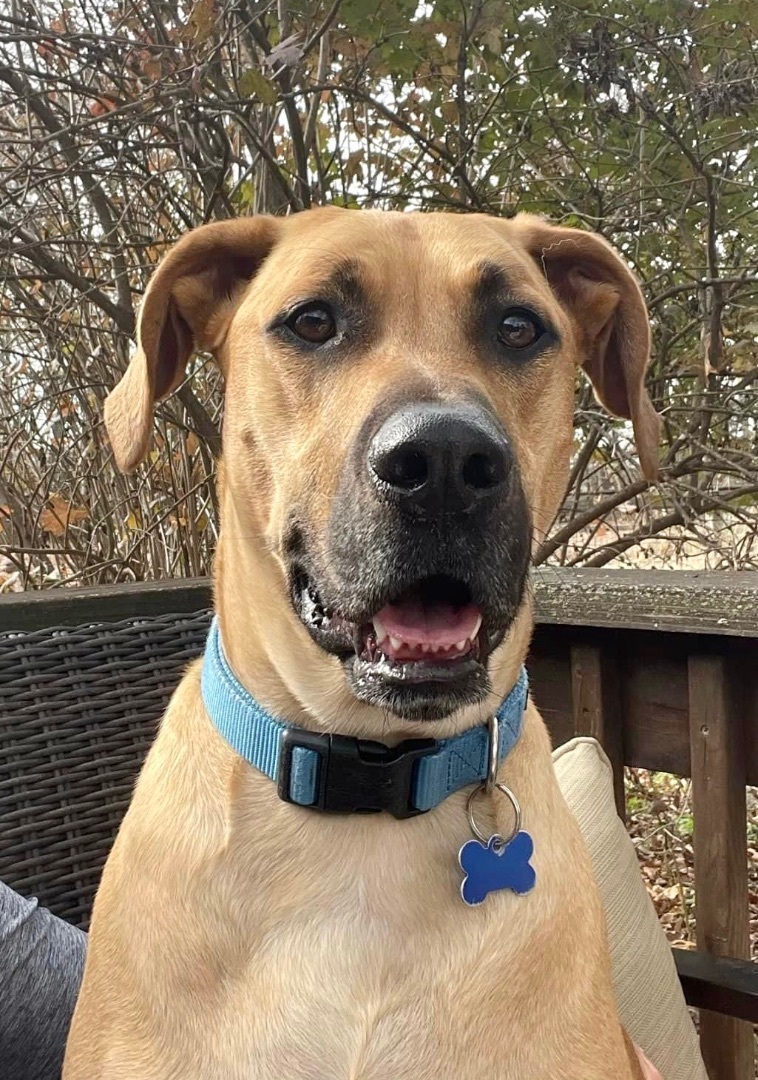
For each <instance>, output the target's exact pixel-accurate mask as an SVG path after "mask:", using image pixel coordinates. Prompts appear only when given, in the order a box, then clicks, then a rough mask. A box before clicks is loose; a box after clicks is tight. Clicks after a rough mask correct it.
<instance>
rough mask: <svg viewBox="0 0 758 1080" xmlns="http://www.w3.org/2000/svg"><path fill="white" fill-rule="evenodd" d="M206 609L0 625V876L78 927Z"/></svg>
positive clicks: (203, 630) (204, 624)
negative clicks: (66, 623) (25, 627)
mask: <svg viewBox="0 0 758 1080" xmlns="http://www.w3.org/2000/svg"><path fill="white" fill-rule="evenodd" d="M209 624H210V612H208V611H199V612H194V613H191V614H182V615H162V616H153V617H150V618H133V619H127V620H124V621H121V622H108V623H96V624H90V625H84V626H72V627H58V628H54V629H45V630H37V631H34V632H30V633H7V632H6V633H0V880H2V881H4V882H5V883H6V884H7V885H10V886H11V887H12V888H14V889H16V890H17V891H18V892H20V893H22V894H23V895H26V896H30V895H34V896H37V897H38V898H39V901H40V903H41V904H43V905H44V906H45V907H48V908H50V910H51V911H53V912H54V913H55V914H56V915H59V916H61V917H62V918H65V919H68V920H69V921H70V922H73V923H75V924H76V925H78V926H81V927H83V928H85V929H86V928H87V925H88V923H89V915H90V909H91V907H92V900H93V897H94V894H95V890H96V888H97V884H98V881H99V880H100V874H101V871H102V867H103V864H104V862H105V859H106V856H107V854H108V852H109V850H110V847H111V844H112V843H113V839H114V837H115V834H116V830H117V829H118V826H119V823H120V821H121V818H122V817H123V814H124V812H125V810H126V807H127V805H128V803H129V799H130V795H131V790H132V786H133V783H134V779H135V776H136V774H137V772H138V770H139V768H140V765H141V763H142V760H143V758H144V756H145V753H146V750H147V748H148V746H149V745H150V742H151V741H152V738H153V735H154V733H155V729H156V724H157V722H158V720H159V719H160V717H161V714H162V713H163V710H164V708H165V706H166V703H167V702H168V699H169V697H170V695H171V693H172V691H173V689H174V687H175V686H176V685H177V683H178V681H179V678H180V676H181V674H182V672H183V670H184V668H185V667H186V665H187V663H188V662H189V661H190V660H192V659H193V658H194V657H196V656H199V655H200V653H201V652H202V650H203V645H204V643H205V637H206V634H207V631H208V626H209Z"/></svg>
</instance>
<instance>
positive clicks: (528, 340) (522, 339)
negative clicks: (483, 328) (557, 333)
mask: <svg viewBox="0 0 758 1080" xmlns="http://www.w3.org/2000/svg"><path fill="white" fill-rule="evenodd" d="M544 333H545V328H544V326H543V325H542V323H541V322H540V320H539V319H538V318H537V316H536V315H532V314H531V313H530V312H528V311H508V312H506V314H505V315H504V316H503V319H502V321H501V323H500V326H499V327H498V331H497V336H498V340H499V341H501V342H502V343H503V345H505V346H506V347H507V348H509V349H528V348H529V346H530V345H534V343H535V342H536V341H539V339H540V338H541V337H542V335H543V334H544Z"/></svg>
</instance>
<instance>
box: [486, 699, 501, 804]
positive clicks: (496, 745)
mask: <svg viewBox="0 0 758 1080" xmlns="http://www.w3.org/2000/svg"><path fill="white" fill-rule="evenodd" d="M487 726H488V727H489V733H490V739H489V742H490V754H489V760H488V763H487V779H486V781H485V783H484V789H485V791H486V792H487V794H488V795H491V794H492V792H493V791H494V789H495V784H496V783H497V771H498V769H499V768H500V724H499V723H498V719H497V717H496V716H494V715H493V716H491V717H490V718H489V720H488V722H487Z"/></svg>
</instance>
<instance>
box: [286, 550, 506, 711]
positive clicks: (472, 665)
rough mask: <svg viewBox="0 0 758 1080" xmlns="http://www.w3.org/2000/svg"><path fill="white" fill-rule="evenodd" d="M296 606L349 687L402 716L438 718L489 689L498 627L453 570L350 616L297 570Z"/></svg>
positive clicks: (482, 694) (500, 630)
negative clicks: (328, 602) (490, 622)
mask: <svg viewBox="0 0 758 1080" xmlns="http://www.w3.org/2000/svg"><path fill="white" fill-rule="evenodd" d="M293 600H294V602H295V608H296V611H297V613H298V615H299V616H300V619H301V620H302V622H303V624H304V625H305V627H306V629H307V630H308V631H309V633H310V634H311V637H312V638H313V639H314V640H315V641H316V643H317V644H319V645H320V646H321V647H322V648H323V649H325V650H326V651H327V652H330V653H332V654H334V655H337V656H339V657H340V659H341V660H342V661H343V663H344V665H345V669H346V674H347V677H348V681H349V683H350V686H351V689H352V690H353V693H355V695H356V696H357V697H359V698H360V699H362V700H364V701H367V702H369V703H371V704H374V705H377V706H379V707H381V708H385V709H389V710H390V711H391V712H394V713H396V714H397V715H399V716H402V717H403V718H405V719H430V720H431V719H440V718H441V717H443V716H446V715H449V714H450V713H451V712H452V711H454V710H455V709H456V708H460V707H463V706H464V705H468V704H473V703H474V702H476V701H479V700H481V699H482V697H484V695H485V694H486V693H487V691H488V689H489V679H488V677H487V669H486V661H487V658H488V657H489V655H490V653H491V652H492V650H493V649H494V648H495V646H496V645H497V644H498V643H499V641H500V640H502V636H503V634H504V628H502V629H493V628H492V627H489V628H488V627H487V625H486V618H485V612H484V610H483V608H482V607H481V606H480V605H479V604H477V603H475V602H474V598H473V596H472V593H471V590H470V588H469V587H468V586H467V585H466V584H465V583H464V582H463V581H460V580H458V579H456V578H454V577H449V576H447V575H443V574H436V575H433V576H429V577H426V578H422V579H420V580H418V581H416V582H414V583H413V584H412V585H411V586H409V587H408V588H405V589H404V590H402V591H401V592H399V593H398V594H397V595H394V596H391V597H390V599H389V600H388V602H386V603H385V604H383V606H382V607H381V608H379V610H377V611H376V612H375V613H373V614H367V615H365V616H361V617H359V618H357V619H349V618H347V617H346V616H345V615H344V614H341V613H340V612H338V611H336V610H333V609H331V608H330V607H328V606H327V605H326V604H325V603H324V602H323V600H322V599H321V597H320V595H319V592H318V590H317V588H316V587H315V585H314V583H313V582H312V580H311V579H310V578H309V577H308V575H307V574H305V573H304V572H303V571H302V570H301V571H299V572H297V573H296V574H295V576H294V579H293Z"/></svg>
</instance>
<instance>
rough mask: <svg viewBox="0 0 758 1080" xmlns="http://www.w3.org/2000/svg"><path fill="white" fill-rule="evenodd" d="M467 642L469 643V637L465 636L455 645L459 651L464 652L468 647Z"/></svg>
mask: <svg viewBox="0 0 758 1080" xmlns="http://www.w3.org/2000/svg"><path fill="white" fill-rule="evenodd" d="M467 644H468V638H464V639H463V641H459V642H458V644H457V645H456V646H455V647H456V649H457V650H458V652H463V650H464V649H465V648H466V645H467Z"/></svg>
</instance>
